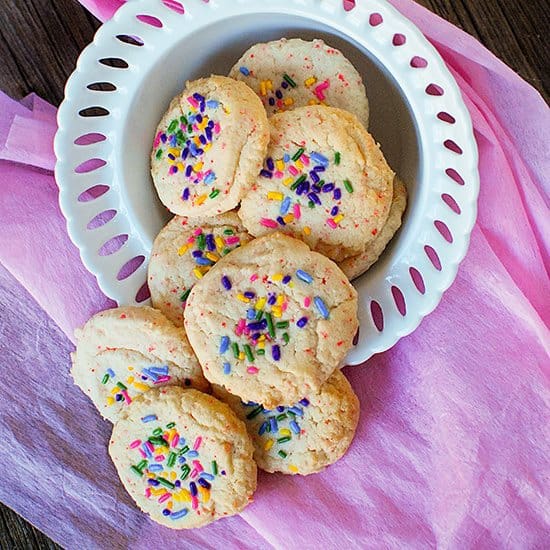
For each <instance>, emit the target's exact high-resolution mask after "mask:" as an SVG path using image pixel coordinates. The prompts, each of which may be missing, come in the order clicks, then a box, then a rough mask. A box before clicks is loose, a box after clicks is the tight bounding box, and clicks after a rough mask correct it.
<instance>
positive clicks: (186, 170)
mask: <svg viewBox="0 0 550 550" xmlns="http://www.w3.org/2000/svg"><path fill="white" fill-rule="evenodd" d="M192 173H193V167H192V166H191V165H190V164H188V165H187V168H186V169H185V176H186V177H187V178H188V177H189V176H190V175H191V174H192Z"/></svg>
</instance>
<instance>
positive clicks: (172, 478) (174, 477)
mask: <svg viewBox="0 0 550 550" xmlns="http://www.w3.org/2000/svg"><path fill="white" fill-rule="evenodd" d="M177 477H178V474H176V472H174V470H172V471H171V472H170V479H171V480H172V481H173V480H174V479H176V478H177Z"/></svg>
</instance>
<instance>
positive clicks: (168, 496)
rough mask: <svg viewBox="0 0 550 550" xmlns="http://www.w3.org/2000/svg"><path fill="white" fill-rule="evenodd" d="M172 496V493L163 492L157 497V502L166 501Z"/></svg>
mask: <svg viewBox="0 0 550 550" xmlns="http://www.w3.org/2000/svg"><path fill="white" fill-rule="evenodd" d="M171 497H172V494H171V493H164V494H163V495H160V497H159V500H158V501H159V502H165V501H167V500H168V499H169V498H171Z"/></svg>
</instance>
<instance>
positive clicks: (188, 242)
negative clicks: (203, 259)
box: [187, 237, 195, 244]
mask: <svg viewBox="0 0 550 550" xmlns="http://www.w3.org/2000/svg"><path fill="white" fill-rule="evenodd" d="M194 242H195V237H189V238H188V239H187V244H193V243H194Z"/></svg>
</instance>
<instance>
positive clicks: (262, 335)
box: [258, 334, 265, 342]
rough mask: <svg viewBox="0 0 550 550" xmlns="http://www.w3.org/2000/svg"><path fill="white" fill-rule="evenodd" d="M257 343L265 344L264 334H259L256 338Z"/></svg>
mask: <svg viewBox="0 0 550 550" xmlns="http://www.w3.org/2000/svg"><path fill="white" fill-rule="evenodd" d="M258 342H265V334H261V335H260V337H259V338H258Z"/></svg>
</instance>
